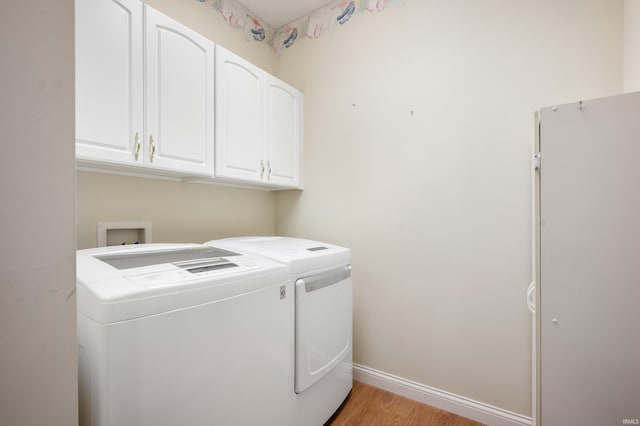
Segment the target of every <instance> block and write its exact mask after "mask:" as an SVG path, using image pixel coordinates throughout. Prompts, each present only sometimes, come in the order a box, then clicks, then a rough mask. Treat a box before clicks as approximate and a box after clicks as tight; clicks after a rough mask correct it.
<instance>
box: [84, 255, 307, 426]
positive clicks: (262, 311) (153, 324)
mask: <svg viewBox="0 0 640 426" xmlns="http://www.w3.org/2000/svg"><path fill="white" fill-rule="evenodd" d="M77 273H78V284H77V292H78V293H77V304H78V346H79V394H80V424H81V425H84V426H86V425H91V426H123V425H136V426H145V425H146V426H162V425H166V426H175V425H185V426H196V425H251V426H253V425H257V424H263V425H293V424H295V420H294V413H293V411H292V410H291V409H290V407H291V396H290V394H291V392H292V391H291V384H290V382H289V378H290V377H291V375H292V371H291V369H292V356H291V352H292V338H291V336H292V334H293V332H294V331H293V315H292V313H293V303H294V299H293V295H294V292H293V285H292V284H291V283H290V281H289V280H288V270H287V268H286V267H285V266H283V265H282V264H280V263H276V262H273V261H271V260H269V259H265V258H261V257H258V256H254V255H244V254H239V253H236V252H231V251H228V250H221V249H218V248H215V247H210V246H202V245H194V244H172V245H158V244H152V245H136V246H118V247H106V248H99V249H89V250H81V251H78V253H77Z"/></svg>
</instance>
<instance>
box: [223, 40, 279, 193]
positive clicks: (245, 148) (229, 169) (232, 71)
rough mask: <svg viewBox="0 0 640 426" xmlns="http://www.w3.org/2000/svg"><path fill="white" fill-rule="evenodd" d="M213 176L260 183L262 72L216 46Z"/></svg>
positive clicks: (262, 165)
mask: <svg viewBox="0 0 640 426" xmlns="http://www.w3.org/2000/svg"><path fill="white" fill-rule="evenodd" d="M216 126H217V135H216V176H218V177H225V178H231V179H241V180H244V181H249V182H262V181H263V179H264V178H265V176H266V172H267V170H266V167H267V164H266V162H265V160H264V157H263V143H264V71H262V70H261V69H260V68H258V67H256V66H255V65H253V64H251V63H250V62H248V61H245V60H244V59H242V58H240V57H239V56H237V55H235V54H233V53H231V52H229V51H228V50H226V49H224V48H222V47H220V46H217V47H216Z"/></svg>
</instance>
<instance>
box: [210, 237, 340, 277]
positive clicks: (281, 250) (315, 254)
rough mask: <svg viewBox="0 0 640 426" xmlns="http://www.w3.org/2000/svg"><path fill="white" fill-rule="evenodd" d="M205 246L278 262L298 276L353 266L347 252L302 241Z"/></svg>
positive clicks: (255, 239) (236, 240)
mask: <svg viewBox="0 0 640 426" xmlns="http://www.w3.org/2000/svg"><path fill="white" fill-rule="evenodd" d="M205 244H207V245H211V246H215V247H222V248H225V249H229V250H239V251H242V252H245V253H253V254H257V255H260V256H264V257H267V258H269V259H273V260H276V261H278V262H281V263H284V264H286V265H287V266H289V273H290V274H291V275H295V276H298V275H303V274H305V273H308V272H310V271H316V270H321V269H327V268H333V267H335V266H337V265H342V264H349V263H351V250H350V249H348V248H344V247H340V246H336V245H333V244H327V243H321V242H318V241H312V240H305V239H300V238H287V237H236V238H227V239H222V240H213V241H209V242H207V243H205Z"/></svg>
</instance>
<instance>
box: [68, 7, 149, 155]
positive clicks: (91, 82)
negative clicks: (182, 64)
mask: <svg viewBox="0 0 640 426" xmlns="http://www.w3.org/2000/svg"><path fill="white" fill-rule="evenodd" d="M75 34H76V35H75V37H76V156H77V157H78V158H80V159H89V160H102V161H109V162H115V163H121V164H142V153H141V152H140V148H139V147H140V145H138V143H141V142H142V136H143V135H142V132H143V129H142V3H140V1H139V0H119V1H116V0H76V33H75Z"/></svg>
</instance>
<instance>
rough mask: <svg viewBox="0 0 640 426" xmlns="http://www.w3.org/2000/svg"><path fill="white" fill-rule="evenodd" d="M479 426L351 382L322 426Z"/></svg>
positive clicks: (432, 408) (435, 409) (452, 415)
mask: <svg viewBox="0 0 640 426" xmlns="http://www.w3.org/2000/svg"><path fill="white" fill-rule="evenodd" d="M328 425H330V426H357V425H362V426H391V425H398V426H414V425H415V426H418V425H420V426H427V425H428V426H431V425H433V426H483V425H482V424H481V423H478V422H475V421H473V420H469V419H467V418H464V417H460V416H457V415H455V414H453V413H449V412H448V411H444V410H440V409H438V408H434V407H431V406H429V405H425V404H422V403H420V402H417V401H413V400H411V399H409V398H405V397H402V396H399V395H395V394H393V393H391V392H387V391H385V390H382V389H378V388H376V387H373V386H369V385H366V384H364V383H361V382H355V381H354V382H353V389H352V390H351V395H350V396H349V398H348V399H347V401H346V403H345V404H344V405H343V407H342V409H341V410H340V411H339V412H338V413H337V414H336V415H335V417H334V418H333V419H332V420H330V421H329V422H328V423H327V424H326V425H325V426H328Z"/></svg>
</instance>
